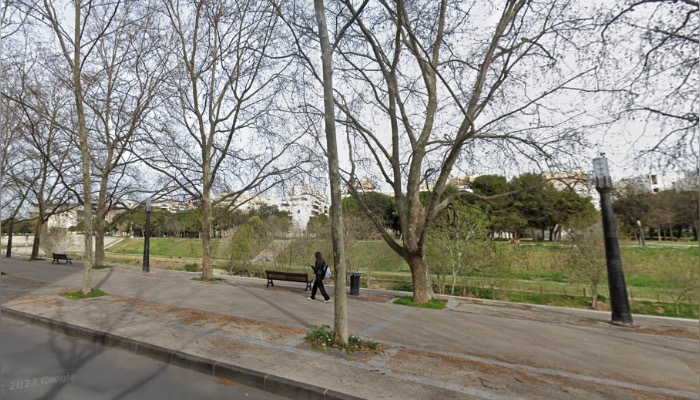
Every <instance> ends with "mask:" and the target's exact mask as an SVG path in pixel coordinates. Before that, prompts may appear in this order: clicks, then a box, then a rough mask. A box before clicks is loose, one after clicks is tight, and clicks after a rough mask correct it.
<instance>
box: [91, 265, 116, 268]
mask: <svg viewBox="0 0 700 400" xmlns="http://www.w3.org/2000/svg"><path fill="white" fill-rule="evenodd" d="M109 268H112V266H110V265H99V264H95V265H93V266H92V269H109Z"/></svg>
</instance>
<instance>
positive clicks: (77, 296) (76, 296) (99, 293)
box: [63, 289, 107, 300]
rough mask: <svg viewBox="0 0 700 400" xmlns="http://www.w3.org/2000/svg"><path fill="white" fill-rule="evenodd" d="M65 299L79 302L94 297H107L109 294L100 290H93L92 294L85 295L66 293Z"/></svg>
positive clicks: (78, 292)
mask: <svg viewBox="0 0 700 400" xmlns="http://www.w3.org/2000/svg"><path fill="white" fill-rule="evenodd" d="M63 296H64V297H66V298H67V299H71V300H79V299H90V298H93V297H100V296H107V293H105V292H103V291H102V290H100V289H92V290H91V291H90V293H88V294H83V293H82V292H81V291H79V290H78V291H77V292H66V293H64V294H63Z"/></svg>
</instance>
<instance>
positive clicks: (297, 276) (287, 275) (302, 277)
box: [265, 270, 309, 282]
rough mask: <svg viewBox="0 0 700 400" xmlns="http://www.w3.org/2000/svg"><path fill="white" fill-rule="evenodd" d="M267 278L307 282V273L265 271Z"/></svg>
mask: <svg viewBox="0 0 700 400" xmlns="http://www.w3.org/2000/svg"><path fill="white" fill-rule="evenodd" d="M265 273H266V274H267V279H279V280H281V281H294V282H308V280H309V275H308V274H306V273H303V272H281V271H267V270H265Z"/></svg>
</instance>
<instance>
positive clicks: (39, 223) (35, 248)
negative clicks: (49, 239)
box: [29, 218, 44, 260]
mask: <svg viewBox="0 0 700 400" xmlns="http://www.w3.org/2000/svg"><path fill="white" fill-rule="evenodd" d="M43 228H44V221H43V219H42V218H37V219H36V224H35V225H34V242H33V243H32V255H31V256H29V259H30V260H36V259H37V258H39V245H40V243H41V230H42V229H43Z"/></svg>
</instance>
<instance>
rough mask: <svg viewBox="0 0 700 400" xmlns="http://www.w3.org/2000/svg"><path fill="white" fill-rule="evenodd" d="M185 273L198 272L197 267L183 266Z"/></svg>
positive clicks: (195, 265) (193, 265) (194, 265)
mask: <svg viewBox="0 0 700 400" xmlns="http://www.w3.org/2000/svg"><path fill="white" fill-rule="evenodd" d="M185 271H187V272H197V271H199V265H197V264H185Z"/></svg>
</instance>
